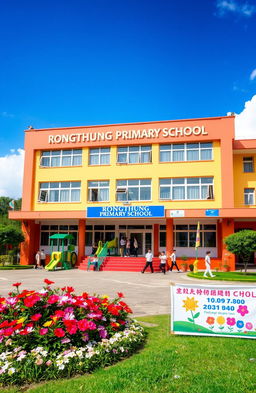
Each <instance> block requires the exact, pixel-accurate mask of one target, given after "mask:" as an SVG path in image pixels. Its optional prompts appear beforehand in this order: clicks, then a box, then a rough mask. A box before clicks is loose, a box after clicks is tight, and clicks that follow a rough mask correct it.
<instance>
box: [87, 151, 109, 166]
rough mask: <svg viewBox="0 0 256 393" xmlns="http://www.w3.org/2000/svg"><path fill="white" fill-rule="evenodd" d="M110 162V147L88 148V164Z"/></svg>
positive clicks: (107, 163) (105, 163) (106, 163)
mask: <svg viewBox="0 0 256 393" xmlns="http://www.w3.org/2000/svg"><path fill="white" fill-rule="evenodd" d="M109 164H110V147H99V148H97V149H90V151H89V165H109Z"/></svg>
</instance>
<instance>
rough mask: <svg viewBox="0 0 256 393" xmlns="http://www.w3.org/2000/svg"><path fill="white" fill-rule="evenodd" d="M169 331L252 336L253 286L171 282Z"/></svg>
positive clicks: (255, 334)
mask: <svg viewBox="0 0 256 393" xmlns="http://www.w3.org/2000/svg"><path fill="white" fill-rule="evenodd" d="M171 333H173V334H186V335H197V336H222V337H240V338H256V286H246V287H245V286H243V287H242V286H229V285H225V286H224V285H221V286H213V285H193V284H191V285H190V284H188V285H187V284H186V285H183V284H174V283H171Z"/></svg>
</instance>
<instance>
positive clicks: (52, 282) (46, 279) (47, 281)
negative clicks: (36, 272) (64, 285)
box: [44, 278, 55, 285]
mask: <svg viewBox="0 0 256 393" xmlns="http://www.w3.org/2000/svg"><path fill="white" fill-rule="evenodd" d="M44 282H45V284H47V285H51V284H55V282H54V281H51V280H48V278H45V279H44Z"/></svg>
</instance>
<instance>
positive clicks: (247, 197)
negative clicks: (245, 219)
mask: <svg viewBox="0 0 256 393" xmlns="http://www.w3.org/2000/svg"><path fill="white" fill-rule="evenodd" d="M254 194H255V189H254V188H245V189H244V204H245V205H254V204H255V202H254Z"/></svg>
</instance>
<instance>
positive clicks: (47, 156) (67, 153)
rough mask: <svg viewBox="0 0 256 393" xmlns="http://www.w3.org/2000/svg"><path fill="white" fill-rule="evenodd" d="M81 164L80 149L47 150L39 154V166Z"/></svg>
mask: <svg viewBox="0 0 256 393" xmlns="http://www.w3.org/2000/svg"><path fill="white" fill-rule="evenodd" d="M78 165H82V150H81V149H71V150H49V151H43V152H42V155H41V161H40V166H42V167H56V166H78Z"/></svg>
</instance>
